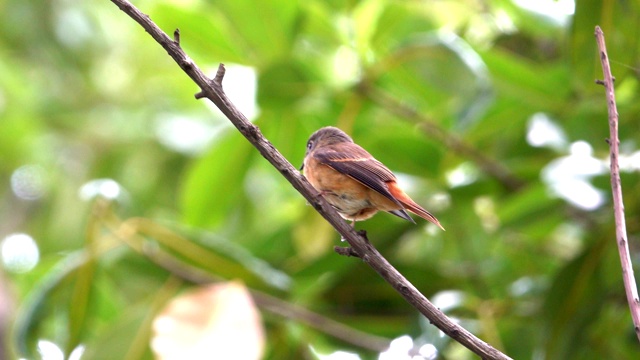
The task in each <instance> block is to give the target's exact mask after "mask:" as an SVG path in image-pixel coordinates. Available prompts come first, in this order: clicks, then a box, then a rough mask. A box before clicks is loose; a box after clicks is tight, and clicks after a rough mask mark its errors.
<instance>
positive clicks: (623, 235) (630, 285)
mask: <svg viewBox="0 0 640 360" xmlns="http://www.w3.org/2000/svg"><path fill="white" fill-rule="evenodd" d="M595 36H596V42H597V43H598V50H599V51H600V62H601V63H602V73H603V74H604V81H603V82H602V84H601V85H604V88H605V91H606V97H607V109H608V110H609V133H610V135H609V136H610V137H609V139H608V140H607V143H608V144H609V152H610V157H611V191H612V193H613V214H614V217H615V222H616V244H617V246H618V253H619V255H620V262H621V265H622V281H623V282H624V288H625V292H626V294H627V302H628V303H629V309H630V310H631V318H632V319H633V326H634V329H635V333H636V336H637V337H638V340H640V299H639V298H638V288H637V287H636V280H635V278H634V276H633V266H632V264H631V257H630V255H629V244H628V241H627V226H626V224H625V219H624V204H623V203H622V185H621V183H620V168H619V166H618V151H619V150H618V146H619V144H620V140H619V139H618V109H617V106H616V97H615V93H614V89H613V81H614V78H613V76H611V67H610V66H609V56H608V55H607V48H606V45H605V42H604V33H603V32H602V29H600V26H596V32H595Z"/></svg>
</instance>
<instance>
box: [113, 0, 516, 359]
mask: <svg viewBox="0 0 640 360" xmlns="http://www.w3.org/2000/svg"><path fill="white" fill-rule="evenodd" d="M111 1H112V2H113V3H114V4H116V6H118V7H119V8H120V9H121V10H122V11H123V12H125V13H126V14H127V15H129V16H130V17H131V18H132V19H134V20H135V21H136V22H138V23H139V24H140V25H141V26H142V27H143V28H144V29H145V30H146V31H147V32H148V33H149V34H150V35H151V36H152V37H153V38H154V39H155V40H156V41H157V42H158V43H159V44H160V45H161V46H162V47H163V48H164V49H165V50H166V51H167V52H168V53H169V55H170V56H171V57H172V58H173V59H174V60H175V61H176V63H177V64H178V65H179V66H180V67H181V68H182V70H183V71H184V72H185V73H186V74H187V75H189V77H191V79H193V81H194V82H195V83H196V84H198V86H199V87H200V89H201V91H200V92H199V93H198V94H196V96H197V97H206V98H208V99H209V100H211V101H212V102H213V103H214V104H215V105H216V106H217V107H218V108H219V109H220V111H222V113H223V114H225V116H226V117H227V118H228V119H229V121H231V123H232V124H233V125H234V126H235V127H236V128H237V129H238V131H240V133H242V135H244V136H245V138H247V140H248V141H249V142H250V143H251V144H252V145H253V146H254V147H255V148H256V149H257V150H258V151H259V152H260V154H262V156H263V157H264V158H265V159H267V161H269V162H270V163H271V164H272V165H273V166H274V167H275V168H276V169H277V170H278V171H280V173H281V174H282V175H283V176H284V177H285V178H286V179H287V180H288V181H289V182H290V183H291V185H293V187H294V188H295V189H296V190H298V192H300V194H302V195H303V196H304V197H305V199H307V201H308V202H309V203H310V204H311V205H312V206H313V207H314V208H315V209H316V210H317V211H318V213H320V215H322V216H323V217H324V218H325V219H326V220H327V221H328V222H329V223H330V224H331V225H332V226H333V227H334V228H335V229H336V230H337V231H338V232H339V233H340V234H341V235H342V237H343V238H344V239H346V240H347V242H348V243H349V245H351V247H352V248H353V249H354V250H355V252H356V253H357V254H358V255H359V256H360V258H361V259H362V260H363V261H364V262H366V263H367V264H369V266H371V267H372V268H373V269H374V270H375V271H376V272H377V273H378V274H379V275H380V276H381V277H382V278H383V279H384V280H385V281H387V282H388V283H389V284H390V285H391V286H392V287H393V288H394V289H396V291H398V292H399V293H400V295H402V296H403V297H404V298H405V299H406V300H407V301H408V302H409V303H410V304H411V305H413V306H414V307H415V308H416V309H417V310H418V311H420V313H422V314H423V315H424V316H425V317H426V318H427V319H429V321H430V322H431V323H432V324H434V325H435V326H437V327H438V328H439V329H440V330H442V331H443V332H444V333H445V334H447V335H448V336H449V337H451V338H452V339H454V340H456V341H457V342H459V343H460V344H462V345H464V346H465V347H467V348H468V349H470V350H471V351H473V352H474V353H476V354H478V355H479V356H480V357H482V358H483V359H510V358H509V357H508V356H506V355H505V354H503V353H501V352H500V351H498V350H497V349H495V348H494V347H492V346H491V345H489V344H487V343H485V342H484V341H482V340H480V339H478V338H477V337H476V336H474V335H473V334H471V333H470V332H469V331H467V330H466V329H464V328H463V327H461V326H460V325H458V324H456V323H455V322H454V321H452V320H451V319H449V318H448V317H447V316H446V315H445V314H444V313H443V312H442V311H440V310H439V309H438V308H437V307H435V306H434V305H433V304H432V303H431V302H430V301H429V300H428V299H427V298H426V297H425V296H424V295H422V294H421V293H420V292H419V291H418V289H416V288H415V286H413V284H411V283H410V282H409V281H408V280H407V279H406V278H405V277H404V276H403V275H402V274H400V273H399V272H398V271H397V270H396V269H395V268H394V267H393V266H391V264H389V262H388V261H387V260H386V259H385V258H384V257H382V255H381V254H380V253H379V252H378V251H377V250H376V249H375V248H374V247H373V245H371V243H369V242H367V241H365V239H364V238H363V237H362V236H360V235H359V234H357V233H356V231H355V230H354V229H353V228H352V227H351V226H350V225H349V224H347V223H346V222H345V221H344V220H342V218H341V217H340V216H339V215H338V213H337V212H336V211H335V210H334V209H333V208H332V207H331V206H330V205H329V204H328V203H327V202H326V201H325V200H324V198H323V197H321V196H316V194H317V191H316V190H315V189H314V188H313V187H312V186H311V184H310V183H309V182H308V181H307V180H306V179H305V178H304V177H303V176H302V175H301V174H300V172H298V170H297V169H296V168H295V167H293V165H291V164H290V163H289V162H288V161H287V160H286V159H285V158H284V157H283V156H282V154H280V152H279V151H278V150H277V149H276V148H275V147H274V146H273V145H272V144H271V143H270V142H269V141H268V140H267V139H266V138H265V137H264V136H263V135H262V133H261V132H260V129H259V128H258V127H257V126H255V125H254V124H252V123H251V122H249V121H248V120H247V118H246V117H245V116H244V115H243V114H242V113H241V112H240V111H239V110H238V109H237V108H236V107H235V106H234V105H233V104H232V103H231V101H230V100H229V99H228V98H227V95H226V94H225V93H224V91H223V89H222V84H221V82H222V76H223V75H224V65H222V64H220V67H219V68H218V74H217V75H216V79H214V80H211V79H209V78H207V76H206V75H205V74H204V73H203V72H202V71H201V70H200V69H199V68H198V67H197V66H196V65H195V63H194V62H193V61H192V60H191V59H190V58H189V57H188V56H187V55H186V53H185V52H184V51H183V50H182V49H181V48H180V46H179V45H177V44H176V43H175V42H174V41H173V40H171V39H170V38H169V37H168V36H167V35H166V34H165V33H164V32H163V31H162V30H160V29H159V28H158V26H157V25H156V24H155V23H154V22H153V21H151V19H150V18H149V17H148V16H147V15H145V14H143V13H142V12H140V10H138V9H137V8H135V7H134V6H133V5H132V4H131V3H129V2H128V1H126V0H111Z"/></svg>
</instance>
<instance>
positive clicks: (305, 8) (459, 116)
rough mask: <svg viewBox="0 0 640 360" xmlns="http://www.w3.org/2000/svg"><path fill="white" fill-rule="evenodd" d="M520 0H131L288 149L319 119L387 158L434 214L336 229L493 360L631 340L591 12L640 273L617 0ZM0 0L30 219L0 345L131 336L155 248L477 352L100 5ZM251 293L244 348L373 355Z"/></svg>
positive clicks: (624, 17)
mask: <svg viewBox="0 0 640 360" xmlns="http://www.w3.org/2000/svg"><path fill="white" fill-rule="evenodd" d="M521 3H527V2H526V1H509V0H488V1H475V0H446V1H430V2H425V1H393V0H363V1H357V0H354V1H322V0H310V1H290V0H269V1H248V0H233V1H231V0H222V1H213V0H192V1H170V0H165V1H136V2H135V4H136V6H138V7H139V8H140V9H141V10H142V11H143V12H145V13H147V14H149V15H150V16H151V18H152V19H153V20H154V21H156V22H157V24H158V25H159V26H160V27H161V28H163V29H164V30H165V31H166V32H167V33H169V34H171V33H173V31H174V30H175V29H176V28H179V29H180V31H181V44H182V46H183V48H184V49H185V50H186V51H187V53H188V54H189V55H190V56H191V57H192V58H193V59H194V61H195V62H196V63H197V64H198V65H199V66H200V67H202V68H204V69H207V72H208V73H210V74H211V75H212V76H213V74H214V71H215V68H216V67H217V64H218V63H220V62H223V63H225V64H227V65H228V70H227V77H226V78H225V82H224V85H225V89H226V90H227V92H228V93H229V94H231V96H232V99H233V100H234V102H237V104H238V105H239V106H240V108H241V110H243V111H245V112H247V114H255V115H254V116H251V117H252V121H254V122H255V123H256V124H257V125H258V126H259V127H260V128H261V130H262V131H263V132H264V134H265V135H266V136H267V138H268V139H270V141H271V142H272V143H273V144H274V145H275V147H276V148H278V149H279V150H280V152H281V153H282V154H283V155H284V156H285V157H287V158H288V159H289V160H290V161H291V162H292V163H293V164H294V165H296V166H298V165H300V164H301V162H302V158H303V156H304V150H305V149H304V147H305V142H306V139H307V137H308V136H309V134H311V133H312V132H313V131H314V130H316V129H317V128H319V127H321V126H325V125H335V126H339V127H341V128H342V129H343V130H345V131H347V132H348V133H350V134H352V135H353V137H354V139H355V140H356V141H357V142H358V143H360V144H361V145H362V146H364V147H365V148H366V149H368V150H369V151H370V152H371V153H372V154H373V155H374V156H376V157H377V158H378V159H380V160H381V161H383V162H385V163H386V164H387V165H388V166H389V167H390V168H391V169H392V170H394V171H395V172H396V173H398V174H400V175H401V176H400V178H401V183H402V184H404V185H405V187H407V189H408V192H409V193H410V194H411V195H412V197H414V199H416V200H417V201H418V202H419V203H421V204H423V205H424V206H425V207H426V208H427V209H429V210H431V211H432V212H433V213H434V214H436V216H437V217H438V218H439V219H440V221H441V223H442V224H443V225H444V226H445V228H446V229H447V231H446V232H441V231H436V229H435V228H433V227H432V226H429V225H428V224H425V222H423V221H418V225H413V224H410V223H408V222H403V221H401V220H400V219H398V218H395V217H393V216H388V215H384V214H383V215H378V216H376V217H374V218H373V219H372V220H369V221H367V222H365V223H359V224H357V228H365V229H366V230H367V231H368V234H369V238H370V239H371V241H372V242H373V243H374V244H375V245H376V247H377V248H378V249H379V250H380V251H381V252H382V254H384V255H385V256H386V257H387V258H388V259H389V261H390V262H391V263H392V264H394V265H395V266H396V267H397V268H398V269H399V270H400V271H401V272H402V273H403V274H404V275H405V276H406V277H407V278H408V279H409V280H410V281H411V282H413V284H415V286H416V287H417V288H418V289H420V290H421V291H422V292H423V293H424V294H425V295H426V296H427V297H429V298H431V299H433V300H434V301H435V302H436V305H438V306H440V307H442V308H443V310H445V311H446V312H447V314H449V315H450V316H452V317H455V318H457V319H459V320H460V322H461V323H462V324H463V325H464V326H465V327H467V328H469V329H470V330H471V331H472V332H474V333H475V334H476V335H478V336H479V337H480V338H482V339H484V340H485V341H487V342H489V343H491V344H492V345H494V346H495V347H497V348H499V349H501V350H503V351H504V352H505V353H507V354H508V355H510V356H511V357H513V358H515V359H527V358H536V359H540V358H544V359H605V358H615V359H637V358H640V347H639V345H638V342H637V339H636V337H635V335H634V332H633V328H632V322H631V318H630V316H629V311H628V307H627V303H626V300H625V295H624V291H623V286H622V281H621V276H620V265H619V263H620V261H619V259H618V255H617V250H616V246H615V241H614V223H613V215H612V211H611V208H612V204H611V195H610V190H609V189H610V186H609V180H608V179H609V177H608V173H607V171H606V167H607V158H608V146H607V144H606V142H605V141H604V140H605V139H606V138H607V137H608V136H609V130H608V123H607V110H606V102H605V98H604V91H603V88H602V87H601V86H598V85H595V84H594V79H597V78H601V77H602V72H601V68H600V64H599V61H598V56H597V49H596V44H595V40H594V37H593V32H594V27H595V25H597V24H599V25H601V26H602V28H603V30H604V33H605V36H606V40H607V46H608V49H609V56H610V58H611V63H612V70H613V74H614V75H615V77H616V86H617V89H616V91H617V100H618V111H619V114H620V138H621V142H622V145H621V146H622V152H623V154H622V155H623V156H622V159H621V160H622V161H623V162H624V166H625V167H624V170H623V173H622V182H623V184H622V186H623V190H624V191H625V195H626V197H625V206H626V215H627V221H628V223H627V229H628V235H629V241H630V246H631V250H632V259H633V261H634V263H635V264H636V271H637V270H638V269H637V264H639V263H640V244H639V241H638V238H639V235H640V227H639V224H640V221H639V219H640V198H639V197H638V196H636V194H638V193H639V192H640V188H639V185H638V184H640V181H639V180H640V179H639V172H638V171H639V169H640V155H639V154H640V152H639V149H638V143H639V142H640V135H639V134H640V132H639V131H638V130H639V128H638V127H639V125H640V116H639V115H638V114H640V95H639V94H640V93H639V92H638V87H639V80H640V78H639V76H640V71H639V69H640V62H639V60H638V59H640V57H639V56H638V55H639V54H638V52H639V50H640V42H638V38H639V37H640V36H639V35H640V34H639V32H640V18H639V16H638V14H640V3H638V2H637V1H613V0H610V1H593V0H580V1H576V4H575V12H571V11H569V12H568V13H566V14H565V15H562V14H561V13H562V10H561V9H560V7H561V5H562V4H566V3H570V2H568V1H557V2H556V1H544V2H535V3H548V7H547V9H546V11H548V13H542V12H536V11H534V10H531V9H525V8H523V7H520V6H519V5H518V4H521ZM529 3H534V2H529ZM0 9H1V11H0V14H1V15H0V18H1V19H2V21H0V42H1V44H2V46H1V47H0V58H1V59H2V61H0V114H1V120H0V153H1V154H2V162H0V172H1V174H2V176H1V177H0V181H1V183H0V184H1V186H2V187H1V189H2V190H1V198H0V199H1V200H0V201H1V203H0V219H2V220H1V221H0V239H5V242H4V245H7V243H8V242H7V241H6V239H8V236H9V235H10V234H16V233H24V234H28V235H29V236H31V237H32V238H33V239H34V240H35V243H36V244H37V249H38V251H39V261H38V262H37V265H36V266H35V267H34V268H28V269H26V270H25V268H17V269H16V268H13V267H11V266H10V265H11V262H10V261H9V260H10V259H9V257H10V255H11V254H13V253H14V252H15V251H10V250H11V249H10V248H9V246H8V245H7V246H4V245H3V247H2V254H3V259H4V269H3V270H2V272H3V275H2V276H1V277H0V280H1V281H5V282H8V286H6V287H5V286H3V287H0V288H8V290H9V293H10V294H11V297H13V301H8V302H4V303H3V302H1V301H0V304H5V305H3V306H10V304H11V303H13V304H14V311H13V312H12V313H11V315H12V316H11V323H10V324H7V323H5V324H3V326H10V331H9V332H8V333H6V336H5V339H4V343H5V344H6V345H7V346H4V347H2V346H0V349H4V351H5V353H4V354H1V355H0V358H1V357H2V356H3V355H4V356H7V358H17V357H28V358H39V357H41V356H42V355H41V354H40V355H39V353H38V346H37V344H38V341H42V340H47V341H50V342H52V343H54V344H56V345H57V346H58V347H60V348H61V349H62V351H63V352H64V353H65V354H69V353H71V351H72V350H73V349H74V348H76V347H78V346H79V345H80V344H82V345H83V346H84V349H85V350H84V356H83V357H82V358H83V359H84V358H86V359H99V358H103V357H105V356H108V358H112V359H113V358H121V359H125V358H126V359H148V358H152V357H153V352H152V351H151V349H150V347H149V339H150V336H151V335H150V333H151V330H150V326H151V325H150V324H151V321H152V319H153V316H154V315H155V314H157V313H158V312H159V311H160V310H161V308H162V307H163V306H164V304H166V303H167V302H168V301H169V299H171V298H172V297H174V296H176V295H178V294H179V292H180V291H181V290H184V289H185V288H187V287H190V286H193V285H190V284H189V281H188V279H183V281H182V282H180V283H179V284H178V285H176V282H175V277H174V276H178V277H179V274H175V275H173V276H172V274H171V272H172V271H173V270H172V269H171V267H170V266H166V264H165V265H164V266H163V264H162V263H160V262H158V261H156V260H157V259H155V258H154V254H158V252H161V253H163V254H165V256H166V257H168V258H170V259H173V260H175V261H180V263H184V264H187V265H188V266H190V268H192V269H198V271H201V272H204V273H205V274H207V275H208V276H211V277H212V278H216V279H220V280H222V279H229V280H236V279H237V280H241V281H242V282H243V283H244V284H246V285H247V286H248V287H249V288H251V289H259V290H261V291H263V292H266V293H268V294H271V295H273V296H276V297H278V298H280V299H283V300H285V301H286V302H288V303H290V304H296V305H297V306H302V307H305V308H307V309H309V310H312V311H315V312H317V313H319V314H322V315H323V316H325V317H327V318H330V319H335V320H339V321H340V322H342V323H344V324H346V325H348V326H350V327H352V328H354V329H359V330H361V331H365V332H368V333H370V334H372V335H378V336H381V337H386V338H389V339H393V338H398V337H400V336H402V335H409V336H410V337H411V338H412V339H414V344H415V346H417V347H419V346H420V345H423V344H433V345H434V346H435V347H436V348H437V350H438V354H439V355H438V357H439V358H443V359H471V358H475V357H474V356H473V354H471V353H470V352H469V351H467V350H465V349H461V346H460V345H459V344H456V343H455V342H453V341H451V340H449V339H447V338H442V337H441V336H440V335H439V333H438V332H437V331H434V330H435V328H433V326H431V325H429V324H428V323H427V322H426V321H424V319H422V318H421V317H420V316H419V315H418V314H417V312H416V311H415V310H414V309H413V308H412V307H410V306H409V305H408V304H407V303H405V302H404V301H403V300H402V298H401V297H400V296H399V295H398V294H397V293H395V292H394V291H393V290H392V289H391V288H390V287H389V286H388V285H387V284H385V283H384V282H383V280H382V279H380V278H379V277H378V276H376V274H375V273H374V272H373V271H371V269H370V268H369V267H368V266H366V265H365V264H363V263H362V262H361V261H359V260H357V259H352V258H344V257H340V256H338V255H336V254H335V253H334V252H333V250H332V248H333V246H334V245H336V244H339V236H338V235H337V234H336V233H335V232H334V231H333V230H332V229H331V228H330V227H329V226H328V225H327V224H326V223H325V222H324V220H323V219H322V218H321V217H320V216H319V215H318V214H317V213H315V212H314V211H313V209H312V208H311V207H310V206H307V205H306V203H305V201H304V199H303V198H302V197H301V196H299V195H298V194H297V192H296V191H295V190H294V189H293V188H292V187H291V186H289V184H288V183H287V182H286V180H285V179H284V178H282V177H281V176H280V174H279V173H278V172H277V171H275V170H274V169H273V168H271V167H270V166H269V164H267V162H266V161H264V159H263V158H262V157H261V156H260V155H259V154H258V152H257V151H255V150H254V149H253V148H252V147H251V146H250V145H249V144H248V143H247V142H246V141H245V140H244V138H242V137H241V135H240V134H239V133H238V132H237V131H235V129H233V128H232V126H231V125H230V124H229V123H228V122H227V121H226V120H225V119H224V118H223V116H222V115H221V114H220V113H219V111H218V110H217V109H215V108H213V107H212V106H210V104H209V105H208V104H205V102H203V101H196V100H194V96H193V95H194V94H195V93H196V92H197V91H198V89H197V87H196V86H195V85H194V84H193V83H192V82H191V81H190V80H189V78H188V77H187V76H185V74H183V73H182V72H181V71H180V69H179V67H177V66H176V65H175V64H174V63H173V62H172V60H171V59H170V58H169V57H168V56H166V53H165V52H164V50H162V49H161V47H160V46H159V45H158V44H156V43H155V42H154V41H153V40H152V39H151V38H150V37H149V36H148V35H147V34H146V33H145V32H144V31H143V30H142V29H141V28H140V27H139V26H138V25H137V24H136V23H134V22H133V21H132V20H131V19H129V18H128V17H127V16H126V15H125V14H124V13H122V12H120V11H119V10H118V9H117V7H116V6H114V5H113V4H112V3H110V2H109V1H106V0H104V1H98V0H90V1H82V2H76V1H71V0H48V1H23V0H4V1H0ZM236 65H242V67H240V66H236ZM234 76H237V77H234ZM254 94H255V95H254ZM376 94H378V95H381V96H382V97H380V96H377V95H376ZM381 99H391V101H390V102H387V101H382V100H381ZM536 119H537V120H540V119H542V120H544V121H543V122H542V123H544V124H547V126H546V127H542V128H535V126H534V125H535V124H540V122H539V121H538V122H536V121H535V120H536ZM425 124H426V125H425ZM534 129H537V132H534ZM534 133H535V134H538V139H539V138H542V139H543V142H542V143H539V142H535V141H534V140H532V138H530V136H532V135H533V134H534ZM541 134H542V135H541ZM554 136H555V138H554ZM549 138H551V139H555V141H549V140H548V139H549ZM451 139H457V140H459V141H461V142H462V143H463V144H465V145H466V146H468V147H469V149H471V155H470V154H469V153H464V152H461V151H459V149H456V148H455V147H451V144H450V143H448V142H447V141H449V140H451ZM545 139H546V140H545ZM585 148H586V149H587V150H590V151H591V152H589V151H587V152H586V154H585V152H584V151H583V152H581V153H579V154H578V153H577V152H578V150H580V149H583V150H584V149H585ZM570 155H573V156H570ZM578 155H581V156H578ZM474 156H482V157H484V158H486V159H487V160H488V161H489V162H490V163H492V164H494V165H496V166H498V167H501V168H503V170H505V171H507V173H508V174H509V176H511V177H513V178H514V179H517V181H518V183H519V184H522V185H520V186H518V187H516V188H514V187H510V186H507V185H508V184H505V183H504V181H502V180H500V179H498V178H496V176H493V175H492V174H491V172H489V171H487V168H486V166H484V165H482V164H479V163H478V161H477V160H476V159H475V158H474ZM564 160H567V161H568V162H563V161H564ZM576 161H577V162H576ZM580 161H583V162H584V163H581V162H580ZM594 162H595V163H596V164H598V165H597V166H596V167H598V166H599V167H598V170H597V171H592V170H589V169H592V165H593V164H594ZM554 164H556V165H561V166H558V167H556V168H555V169H556V172H552V171H550V169H551V168H552V165H554ZM568 164H573V167H571V168H570V167H569V166H568ZM576 164H577V166H576ZM558 169H559V170H563V169H564V170H566V172H565V173H562V172H560V173H559V172H558V171H559V170H558ZM581 170H584V171H581ZM554 174H555V176H554ZM558 174H560V175H558ZM571 176H574V177H575V179H576V182H574V183H569V185H566V186H564V187H562V186H558V184H559V183H560V182H561V181H562V180H563V179H565V180H566V178H567V177H571ZM571 190H574V191H577V195H576V194H575V192H574V193H573V198H572V197H571V196H570V192H571ZM581 191H583V192H581ZM594 194H595V195H598V194H599V196H601V198H598V197H597V196H596V197H595V199H596V200H594V201H587V202H586V205H585V203H583V202H581V200H584V201H586V200H589V199H592V198H593V197H594V196H595V195H594ZM576 196H577V197H576ZM598 199H600V200H598ZM581 204H582V205H581ZM0 241H2V240H0ZM17 252H18V255H20V250H17ZM25 256H26V255H25ZM27 270H28V271H27ZM174 270H175V269H174ZM3 296H7V295H6V294H5V295H3ZM7 304H9V305H7ZM0 314H1V312H0ZM262 316H263V321H264V324H265V328H266V350H265V351H266V354H265V358H274V359H292V358H314V357H315V355H313V354H314V353H315V352H317V353H322V354H328V353H332V352H334V351H337V350H345V351H350V352H355V353H358V354H359V355H360V356H361V357H362V358H377V353H376V352H375V351H372V350H370V349H363V348H360V347H358V346H355V345H353V344H351V343H350V342H349V339H336V338H334V337H332V336H329V335H327V334H326V333H325V332H324V331H322V330H317V329H312V328H311V327H309V326H307V325H305V324H303V323H302V322H301V321H298V319H296V318H295V317H294V318H289V319H285V318H282V317H280V316H278V315H275V314H273V313H270V312H268V311H264V310H263V313H262ZM2 318H3V317H2V316H0V319H2ZM0 334H2V332H0ZM40 345H41V346H40V347H39V349H41V350H40V352H42V348H43V346H42V343H40ZM312 349H313V350H312Z"/></svg>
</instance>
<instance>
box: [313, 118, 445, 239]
mask: <svg viewBox="0 0 640 360" xmlns="http://www.w3.org/2000/svg"><path fill="white" fill-rule="evenodd" d="M301 170H304V175H305V177H306V178H307V180H309V182H310V183H311V185H313V187H315V188H316V190H318V191H320V194H321V195H322V196H324V197H325V199H326V200H327V202H328V203H329V204H331V205H332V206H333V207H334V208H335V209H336V211H338V213H339V214H340V216H342V217H343V218H344V219H346V220H351V221H352V225H354V224H355V222H356V221H360V220H367V219H369V218H370V217H372V216H373V215H375V213H376V212H378V211H387V212H390V213H391V214H393V215H396V216H398V217H401V218H403V219H405V220H409V221H411V222H413V223H415V221H413V219H412V218H411V216H409V214H408V213H407V210H409V211H411V212H412V213H414V214H416V215H418V216H420V217H421V218H424V219H426V220H428V221H430V222H432V223H434V224H436V225H438V226H439V227H440V228H441V229H442V230H444V228H443V227H442V225H440V222H439V221H438V219H436V218H435V216H433V215H431V213H430V212H428V211H427V210H425V209H423V208H422V207H421V206H420V205H418V204H416V203H415V202H414V201H413V200H411V198H410V197H409V195H407V194H405V192H404V191H402V189H400V187H399V186H398V182H397V179H396V177H395V175H393V173H392V172H391V171H390V170H389V169H387V167H386V166H384V165H383V164H382V163H381V162H380V161H378V160H376V159H375V158H374V157H373V156H371V154H369V153H368V152H367V151H366V150H365V149H363V148H362V147H360V146H359V145H357V144H356V143H354V142H353V140H352V139H351V138H350V137H349V135H347V134H346V133H345V132H344V131H342V130H340V129H338V128H335V127H332V126H327V127H323V128H321V129H320V130H318V131H316V132H315V133H313V134H312V135H311V137H310V138H309V141H308V142H307V153H306V155H305V157H304V163H303V164H302V168H301Z"/></svg>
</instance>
